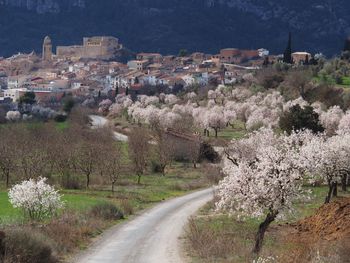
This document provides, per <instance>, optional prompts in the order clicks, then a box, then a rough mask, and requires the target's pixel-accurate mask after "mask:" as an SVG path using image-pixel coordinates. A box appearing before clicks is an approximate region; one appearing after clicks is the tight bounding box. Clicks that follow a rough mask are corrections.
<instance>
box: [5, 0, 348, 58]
mask: <svg viewBox="0 0 350 263" xmlns="http://www.w3.org/2000/svg"><path fill="white" fill-rule="evenodd" d="M349 13H350V2H348V1H346V0H337V1H331V0H308V1H305V0H303V1H301V0H293V1H289V0H186V1H185V0H103V1H101V0H100V1H98V0H0V56H1V55H3V56H8V55H11V54H13V53H15V52H17V51H22V52H27V51H31V50H33V49H34V50H36V51H38V52H40V49H41V42H42V39H43V37H44V36H45V35H50V36H51V37H52V39H53V42H54V44H60V45H61V44H75V43H80V42H81V39H82V37H83V36H91V35H113V36H116V37H118V38H120V40H121V41H122V43H124V45H125V46H127V47H128V48H130V49H132V50H134V51H157V52H161V53H177V52H178V50H179V49H181V48H186V49H188V50H190V51H204V52H209V53H216V52H217V50H218V49H220V48H223V47H239V48H260V47H265V48H268V49H270V50H271V51H272V52H274V53H280V52H282V51H283V49H284V48H285V45H286V39H287V34H288V31H292V32H293V34H294V48H295V49H298V50H310V51H312V52H323V53H325V54H327V55H333V54H336V53H338V52H339V50H340V49H341V48H342V45H343V39H344V38H345V37H346V36H347V35H348V33H350V16H349V15H348V14H349Z"/></svg>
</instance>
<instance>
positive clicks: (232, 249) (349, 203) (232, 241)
mask: <svg viewBox="0 0 350 263" xmlns="http://www.w3.org/2000/svg"><path fill="white" fill-rule="evenodd" d="M319 190H320V189H317V191H319ZM321 191H324V190H321ZM346 196H348V195H346ZM318 199H319V197H318V194H317V195H316V196H315V199H314V200H312V202H310V203H308V202H307V203H304V205H302V207H301V204H300V207H299V205H297V206H298V210H297V211H298V213H297V214H296V217H297V218H300V217H301V218H302V217H303V216H304V215H309V214H312V215H311V216H308V217H306V218H303V219H300V220H297V219H290V220H288V221H287V222H286V221H282V222H279V223H276V224H273V225H272V226H271V228H270V229H269V230H268V232H267V236H266V240H265V245H264V247H263V251H262V253H261V256H262V257H265V258H266V257H269V256H273V258H274V260H273V261H271V262H290V263H294V262H298V263H309V262H314V263H320V262H324V263H326V262H327V263H345V262H350V247H349V244H350V243H349V241H350V231H349V229H350V198H349V197H339V198H337V199H335V200H334V201H333V202H331V203H330V204H326V205H323V206H321V207H320V208H319V209H315V207H316V205H315V203H317V204H318V203H321V202H322V200H318ZM213 207H214V201H213V202H211V203H208V204H207V205H206V206H205V207H204V208H203V209H202V210H201V212H200V213H199V214H198V215H197V216H196V217H194V218H192V219H191V220H190V221H189V225H188V228H187V231H186V243H187V244H188V247H189V249H188V251H187V253H188V254H189V255H190V256H191V257H192V261H193V262H217V263H228V262H232V263H239V262H242V263H243V262H244V263H245V262H252V261H253V258H252V254H251V247H252V244H253V240H254V238H255V231H256V227H257V226H258V224H259V223H258V222H257V221H256V220H248V221H244V222H243V221H238V220H235V219H234V218H232V217H229V216H227V215H222V214H216V213H215V212H213ZM295 220H297V221H295ZM269 262H270V261H269Z"/></svg>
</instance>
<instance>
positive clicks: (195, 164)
mask: <svg viewBox="0 0 350 263" xmlns="http://www.w3.org/2000/svg"><path fill="white" fill-rule="evenodd" d="M193 168H194V169H197V162H196V161H194V162H193Z"/></svg>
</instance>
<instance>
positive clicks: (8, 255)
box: [1, 229, 58, 263]
mask: <svg viewBox="0 0 350 263" xmlns="http://www.w3.org/2000/svg"><path fill="white" fill-rule="evenodd" d="M48 241H49V240H47V239H46V238H45V237H44V236H43V235H40V234H38V233H36V232H33V231H29V230H23V229H21V230H11V231H7V232H6V234H5V238H4V241H3V246H4V255H3V258H2V261H1V262H6V263H56V262H58V260H57V258H56V257H55V256H54V255H53V252H52V248H51V246H50V245H48V243H49V242H48Z"/></svg>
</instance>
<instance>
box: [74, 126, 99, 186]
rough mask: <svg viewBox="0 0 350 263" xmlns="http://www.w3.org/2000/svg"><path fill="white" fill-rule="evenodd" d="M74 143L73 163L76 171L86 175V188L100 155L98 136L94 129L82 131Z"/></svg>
mask: <svg viewBox="0 0 350 263" xmlns="http://www.w3.org/2000/svg"><path fill="white" fill-rule="evenodd" d="M79 137H80V138H79V140H78V142H77V143H76V144H75V151H74V159H75V161H74V163H75V166H76V168H77V170H78V171H80V172H81V173H83V174H84V175H85V177H86V188H89V186H90V181H91V176H92V174H93V173H94V172H95V171H96V170H97V168H98V161H99V157H100V151H99V150H100V145H99V137H98V134H97V133H96V131H82V132H81V134H80V136H79Z"/></svg>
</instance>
